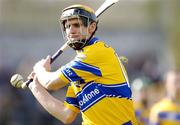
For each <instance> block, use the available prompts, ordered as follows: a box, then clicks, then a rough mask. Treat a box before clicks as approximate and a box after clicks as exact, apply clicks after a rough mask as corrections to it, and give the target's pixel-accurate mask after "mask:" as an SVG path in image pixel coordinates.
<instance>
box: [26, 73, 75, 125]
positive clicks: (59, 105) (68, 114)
mask: <svg viewBox="0 0 180 125" xmlns="http://www.w3.org/2000/svg"><path fill="white" fill-rule="evenodd" d="M29 88H30V90H31V92H32V93H33V95H34V96H35V98H36V99H37V100H38V102H39V103H40V104H41V105H42V106H43V107H44V108H45V109H46V111H48V112H49V113H50V114H51V115H52V116H54V117H56V118H57V119H58V120H60V121H62V122H63V123H64V124H70V123H71V122H72V121H74V119H75V118H76V116H77V113H76V112H74V111H72V110H70V109H69V108H66V107H65V106H64V104H63V102H62V101H60V100H58V99H56V98H54V97H53V96H52V95H50V94H49V93H48V91H47V90H46V89H44V88H43V87H42V86H41V85H40V84H39V82H38V79H37V77H36V76H35V77H34V81H33V82H32V83H31V84H30V85H29Z"/></svg>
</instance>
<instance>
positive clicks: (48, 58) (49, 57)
mask: <svg viewBox="0 0 180 125" xmlns="http://www.w3.org/2000/svg"><path fill="white" fill-rule="evenodd" d="M46 60H47V61H48V62H49V63H50V62H51V56H50V55H48V56H47V57H46Z"/></svg>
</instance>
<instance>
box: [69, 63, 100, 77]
mask: <svg viewBox="0 0 180 125" xmlns="http://www.w3.org/2000/svg"><path fill="white" fill-rule="evenodd" d="M70 65H71V67H72V68H74V69H78V70H82V71H86V72H90V73H92V74H94V75H97V76H102V73H101V71H100V69H99V68H97V67H95V66H92V65H89V64H86V63H84V62H81V61H72V62H71V63H70Z"/></svg>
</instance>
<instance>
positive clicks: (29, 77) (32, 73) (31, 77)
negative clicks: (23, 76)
mask: <svg viewBox="0 0 180 125" xmlns="http://www.w3.org/2000/svg"><path fill="white" fill-rule="evenodd" d="M34 76H35V72H34V71H33V72H31V73H30V74H29V76H28V77H27V78H28V79H34Z"/></svg>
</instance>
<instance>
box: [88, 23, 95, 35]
mask: <svg viewBox="0 0 180 125" xmlns="http://www.w3.org/2000/svg"><path fill="white" fill-rule="evenodd" d="M95 29H96V23H95V22H93V23H91V24H90V25H89V29H88V31H89V33H90V34H92V33H93V32H94V31H95Z"/></svg>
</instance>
